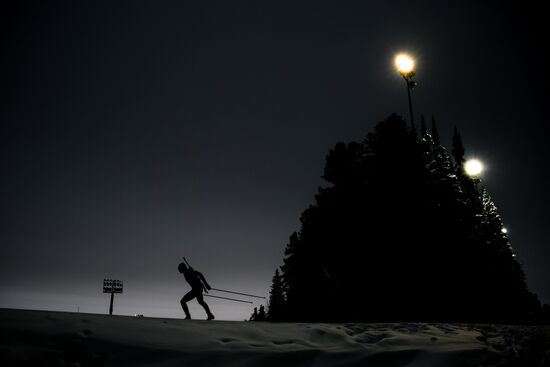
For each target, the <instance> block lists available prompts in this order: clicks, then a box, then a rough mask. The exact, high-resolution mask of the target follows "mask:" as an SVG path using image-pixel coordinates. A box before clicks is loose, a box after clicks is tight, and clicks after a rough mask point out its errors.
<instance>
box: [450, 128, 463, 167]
mask: <svg viewBox="0 0 550 367" xmlns="http://www.w3.org/2000/svg"><path fill="white" fill-rule="evenodd" d="M452 152H453V157H454V159H455V164H456V166H457V167H461V166H462V165H463V164H464V145H463V144H462V136H460V133H459V132H458V129H457V128H456V126H455V128H454V133H453V151H452Z"/></svg>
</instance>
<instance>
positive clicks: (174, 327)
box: [0, 309, 550, 367]
mask: <svg viewBox="0 0 550 367" xmlns="http://www.w3.org/2000/svg"><path fill="white" fill-rule="evenodd" d="M0 364H1V365H2V366H72V367H78V366H81V367H84V366H166V367H171V366H267V367H269V366H318V367H322V366H382V367H385V366H412V367H416V366H418V367H420V366H422V367H424V366H550V326H508V325H481V324H437V323H389V324H346V323H344V324H322V323H315V324H313V323H312V324H307V323H267V322H234V321H197V320H179V319H160V318H135V317H129V316H106V315H96V314H82V313H65V312H50V311H24V310H8V309H0Z"/></svg>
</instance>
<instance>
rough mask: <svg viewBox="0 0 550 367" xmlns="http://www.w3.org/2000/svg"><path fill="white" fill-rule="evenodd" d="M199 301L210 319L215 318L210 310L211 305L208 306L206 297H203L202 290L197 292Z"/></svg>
mask: <svg viewBox="0 0 550 367" xmlns="http://www.w3.org/2000/svg"><path fill="white" fill-rule="evenodd" d="M197 302H199V305H201V306H202V307H203V308H204V310H205V311H206V314H207V315H208V320H213V319H214V315H212V312H210V307H208V305H207V304H206V302H204V298H203V297H202V292H199V293H197Z"/></svg>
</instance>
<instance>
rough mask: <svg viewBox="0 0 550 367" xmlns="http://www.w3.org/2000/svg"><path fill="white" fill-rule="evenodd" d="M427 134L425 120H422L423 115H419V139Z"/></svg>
mask: <svg viewBox="0 0 550 367" xmlns="http://www.w3.org/2000/svg"><path fill="white" fill-rule="evenodd" d="M427 133H428V129H427V128H426V119H425V118H424V114H421V115H420V137H421V138H423V137H425V136H426V134H427Z"/></svg>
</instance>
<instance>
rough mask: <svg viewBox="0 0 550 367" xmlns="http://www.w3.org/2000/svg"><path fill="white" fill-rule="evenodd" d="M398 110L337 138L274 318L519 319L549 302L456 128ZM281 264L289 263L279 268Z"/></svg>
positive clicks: (274, 299)
mask: <svg viewBox="0 0 550 367" xmlns="http://www.w3.org/2000/svg"><path fill="white" fill-rule="evenodd" d="M452 144H453V146H452V149H451V152H449V151H448V150H447V149H446V148H445V147H444V146H443V145H442V144H441V142H440V139H439V134H438V132H437V126H436V123H435V121H434V120H433V119H432V125H431V129H428V128H427V126H426V122H425V119H424V118H422V120H421V126H420V131H417V129H416V128H415V127H414V126H408V125H407V123H406V122H405V120H404V119H403V118H402V117H400V116H398V115H396V114H393V115H391V116H389V117H388V118H386V119H385V120H383V121H381V122H380V123H378V124H377V125H376V126H375V127H374V130H373V131H372V132H369V133H368V134H367V136H366V138H365V139H364V140H363V141H362V142H351V143H348V144H344V143H338V144H336V145H335V146H334V147H333V148H332V149H330V151H329V152H328V154H327V156H326V164H325V168H324V174H323V176H322V178H323V179H324V180H325V181H326V182H327V186H326V187H321V188H319V190H318V193H317V194H316V195H315V203H314V204H312V205H311V206H309V207H308V208H307V209H306V210H304V212H303V213H302V215H301V217H300V222H301V227H300V230H299V231H297V232H294V233H292V235H291V236H290V238H289V242H288V244H287V245H286V248H285V256H284V259H283V265H282V266H281V267H280V269H277V270H276V271H275V275H274V277H273V282H272V287H271V292H270V299H269V305H268V310H267V315H266V318H267V319H268V320H271V321H322V322H336V321H346V322H347V321H362V322H381V321H413V320H414V321H445V322H462V321H463V322H514V321H525V320H529V319H531V318H533V317H536V315H538V314H540V312H541V305H540V302H539V301H538V298H537V296H536V295H535V294H533V293H532V292H530V291H529V289H528V287H527V283H526V279H525V274H524V271H523V269H522V266H521V264H520V262H519V261H518V259H517V256H516V254H515V253H514V250H513V248H512V246H511V245H510V241H509V238H508V235H507V233H505V232H506V231H505V230H504V227H503V222H502V219H501V216H500V214H499V211H498V209H497V207H496V205H495V203H494V201H493V199H492V198H491V196H490V194H489V192H488V190H487V189H486V188H484V187H479V184H480V181H479V179H477V178H473V177H470V176H468V175H467V174H466V172H465V170H464V162H465V159H464V155H465V148H464V146H463V143H462V139H461V136H460V134H459V132H458V130H457V129H455V131H454V136H453V143H452ZM279 270H280V271H279Z"/></svg>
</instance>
